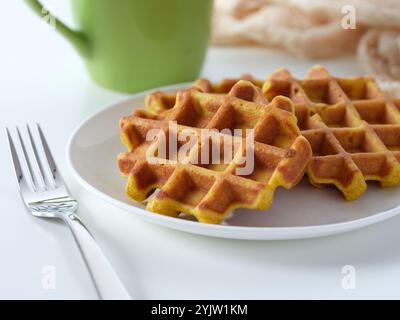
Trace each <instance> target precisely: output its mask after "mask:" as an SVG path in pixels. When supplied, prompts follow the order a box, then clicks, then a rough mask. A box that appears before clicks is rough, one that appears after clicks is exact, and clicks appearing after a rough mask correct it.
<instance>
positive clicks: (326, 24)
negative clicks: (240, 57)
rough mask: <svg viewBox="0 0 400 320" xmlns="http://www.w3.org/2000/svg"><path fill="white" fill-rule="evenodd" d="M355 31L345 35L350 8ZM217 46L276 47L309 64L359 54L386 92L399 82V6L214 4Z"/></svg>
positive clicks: (250, 0) (380, 1)
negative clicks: (310, 61) (310, 60)
mask: <svg viewBox="0 0 400 320" xmlns="http://www.w3.org/2000/svg"><path fill="white" fill-rule="evenodd" d="M349 5H350V6H353V7H354V8H355V17H356V29H344V28H343V27H342V19H343V17H344V16H345V15H346V13H348V11H343V12H342V10H345V9H346V8H348V7H345V6H349ZM213 43H215V44H220V45H224V44H255V45H261V46H265V47H278V48H281V49H284V50H286V51H288V52H289V53H291V54H293V55H295V56H298V57H305V58H326V57H335V56H338V55H341V54H345V53H349V52H357V59H358V61H359V62H360V65H361V67H362V68H363V70H365V71H366V72H367V73H369V74H372V75H374V76H375V77H377V78H378V79H379V80H380V81H382V83H384V84H385V85H387V86H388V87H391V88H392V90H393V88H396V86H397V85H398V83H397V82H396V80H400V1H399V0H344V1H342V0H324V1H318V0H215V14H214V19H213Z"/></svg>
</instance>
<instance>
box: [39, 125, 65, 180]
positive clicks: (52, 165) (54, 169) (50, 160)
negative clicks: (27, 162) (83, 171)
mask: <svg viewBox="0 0 400 320" xmlns="http://www.w3.org/2000/svg"><path fill="white" fill-rule="evenodd" d="M36 126H37V129H38V131H39V137H40V140H41V142H42V146H43V150H44V154H45V156H46V159H47V162H48V164H49V167H50V170H51V173H52V175H53V178H54V180H55V181H56V183H57V179H58V180H61V176H59V175H58V174H57V166H56V163H55V161H54V159H53V156H52V154H51V151H50V148H49V146H48V144H47V141H46V138H45V136H44V134H43V131H42V128H41V127H40V125H39V123H37V124H36Z"/></svg>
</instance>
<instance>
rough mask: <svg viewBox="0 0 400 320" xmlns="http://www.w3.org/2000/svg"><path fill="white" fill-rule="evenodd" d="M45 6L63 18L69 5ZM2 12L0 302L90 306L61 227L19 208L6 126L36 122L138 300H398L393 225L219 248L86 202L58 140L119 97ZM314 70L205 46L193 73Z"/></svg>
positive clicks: (33, 21) (31, 21)
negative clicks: (351, 271) (46, 276)
mask: <svg viewBox="0 0 400 320" xmlns="http://www.w3.org/2000/svg"><path fill="white" fill-rule="evenodd" d="M45 2H46V3H47V4H48V6H49V8H51V9H54V10H55V12H56V13H58V14H59V15H60V16H62V17H65V20H66V21H68V22H70V21H71V19H70V12H69V6H68V1H66V0H64V1H54V0H53V1H49V0H47V1H45ZM0 3H1V10H0V115H1V116H0V127H1V130H0V164H1V169H0V200H1V210H0V218H1V220H0V298H3V299H4V298H24V299H25V298H34V299H94V298H96V295H95V291H94V288H93V286H92V284H91V281H90V278H89V275H88V273H87V271H86V269H85V266H84V263H83V261H82V259H81V256H80V254H79V252H78V249H77V247H76V245H75V243H74V241H73V239H72V236H71V235H70V233H69V231H68V229H67V228H66V227H65V226H64V225H63V224H61V223H58V222H56V221H48V220H40V219H38V218H34V217H31V216H30V215H29V214H27V212H26V211H25V210H24V207H23V205H22V202H21V201H20V198H19V195H18V192H17V188H16V183H15V180H14V173H13V171H12V167H11V163H10V159H9V154H8V146H7V143H6V140H5V134H4V133H5V132H4V126H10V127H13V126H14V125H24V124H25V123H27V122H40V123H41V125H42V127H43V129H44V131H45V133H46V134H47V136H48V140H49V144H50V146H51V148H52V150H53V153H54V156H55V158H56V161H57V163H58V164H59V167H60V169H61V171H62V172H63V174H64V176H65V179H66V181H67V182H68V185H69V186H70V189H71V190H72V193H73V195H74V196H75V197H76V198H77V199H78V200H79V202H80V212H79V213H80V215H81V217H82V218H83V219H84V221H85V222H86V223H87V225H88V227H89V229H90V230H91V231H92V233H93V234H94V235H95V237H96V238H97V239H98V241H99V243H100V244H101V246H102V248H103V249H104V251H105V253H106V255H107V256H108V257H109V259H110V260H111V262H112V264H113V265H114V266H115V268H116V269H117V271H118V273H119V274H120V276H121V278H122V280H123V281H124V283H125V284H126V286H127V288H128V289H129V291H130V292H131V293H132V295H134V296H136V297H139V298H143V299H164V298H165V299H181V298H185V299H214V298H220V299H231V298H232V299H233V298H238V299H241V298H244V299H269V298H400V289H399V288H400V275H399V274H400V273H399V271H400V253H399V250H398V246H399V243H400V232H399V230H400V217H395V218H392V219H390V220H388V221H386V222H383V223H380V224H378V225H375V226H372V227H369V228H366V229H363V230H360V231H356V232H352V233H348V234H343V235H339V236H331V237H326V238H320V239H312V240H296V241H276V242H268V241H258V242H251V241H238V240H222V239H213V238H206V237H202V236H195V235H190V234H185V233H181V232H177V231H172V230H167V229H164V228H161V227H157V226H154V225H150V224H148V223H145V222H142V221H140V220H139V219H138V218H136V217H134V216H132V215H130V214H128V213H126V212H123V211H121V210H119V209H116V208H113V207H111V206H110V205H109V204H107V203H105V202H103V201H102V200H100V199H97V198H95V197H94V196H93V195H91V194H88V193H87V192H86V191H85V190H83V189H82V188H81V187H80V186H78V185H77V184H76V182H74V181H73V180H72V178H71V176H70V174H69V172H68V170H67V169H66V161H65V151H66V150H65V148H66V142H67V140H68V137H69V135H70V133H71V132H72V130H73V128H74V127H75V126H76V125H78V123H80V122H81V121H82V120H83V118H85V117H87V116H88V115H89V114H91V113H92V112H94V111H96V110H99V109H100V108H104V107H106V106H108V105H110V104H112V103H115V102H118V101H120V100H122V99H124V98H126V97H128V96H127V95H123V94H118V93H113V92H110V91H108V90H106V89H103V88H100V87H98V86H97V85H95V84H94V83H93V82H92V81H91V80H90V79H89V78H88V76H87V74H86V72H85V69H84V66H83V63H82V61H81V60H80V58H79V57H78V56H77V54H75V52H74V50H73V49H72V48H71V47H70V46H69V44H68V43H66V42H65V41H64V40H63V39H62V38H61V37H60V36H59V35H57V34H55V32H54V31H53V30H50V29H49V28H48V27H47V26H45V25H44V24H43V23H42V22H41V21H40V19H38V18H37V17H36V16H34V15H33V14H32V13H31V12H30V11H29V9H28V8H27V7H26V6H25V4H24V3H23V1H12V0H0ZM315 62H316V61H301V60H296V59H294V58H292V57H289V56H287V55H285V54H281V53H277V52H272V51H266V50H261V49H257V50H256V49H235V48H224V49H221V48H219V49H217V48H212V49H210V51H209V54H208V56H207V59H206V63H205V66H204V70H203V75H204V76H206V77H209V78H211V79H213V80H218V79H220V78H222V77H226V76H237V75H240V74H241V73H244V72H250V73H253V74H254V75H256V76H258V77H265V75H267V74H268V73H270V72H271V71H272V70H274V69H276V68H277V67H281V66H285V67H290V68H291V69H292V70H293V73H294V74H295V75H296V76H299V77H301V76H304V75H305V73H306V70H307V69H308V68H309V67H310V66H312V65H313V64H314V63H315ZM318 62H319V63H321V64H323V65H325V66H327V67H328V68H329V69H330V70H331V71H333V72H334V73H335V74H337V75H344V76H346V75H354V74H358V73H360V71H359V70H358V69H357V65H356V63H355V61H354V60H353V59H352V58H351V57H348V58H343V59H339V60H336V61H318ZM338 214H340V212H338ZM344 265H353V266H354V267H355V268H356V289H355V290H344V289H343V288H342V286H341V282H342V278H343V275H342V274H341V270H342V267H343V266H344ZM46 266H53V267H54V268H55V270H56V289H55V290H45V289H43V288H42V286H41V280H42V277H43V274H42V271H43V268H45V267H46Z"/></svg>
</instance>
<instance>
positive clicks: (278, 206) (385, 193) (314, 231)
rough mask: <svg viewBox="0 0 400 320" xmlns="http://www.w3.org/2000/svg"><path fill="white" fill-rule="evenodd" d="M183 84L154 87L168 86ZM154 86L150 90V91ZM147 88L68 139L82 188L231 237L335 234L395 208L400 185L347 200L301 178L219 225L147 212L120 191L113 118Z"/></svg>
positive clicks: (170, 221)
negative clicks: (262, 207)
mask: <svg viewBox="0 0 400 320" xmlns="http://www.w3.org/2000/svg"><path fill="white" fill-rule="evenodd" d="M184 86H185V85H176V86H172V87H167V88H160V89H159V90H165V91H173V90H176V89H178V88H182V87H184ZM152 91H153V90H152ZM147 93H148V92H144V93H141V94H137V95H135V96H134V97H133V98H131V99H130V100H128V101H124V102H121V103H118V104H116V105H113V106H111V107H109V108H106V109H104V110H101V111H100V112H97V113H95V114H94V115H92V116H91V117H90V118H88V119H87V120H85V121H84V122H83V123H82V124H81V125H80V126H79V127H78V128H77V129H76V130H75V132H74V133H73V134H72V137H71V139H70V141H69V144H68V155H67V158H68V164H69V167H70V169H71V171H72V173H73V176H74V177H75V178H76V179H77V180H78V182H79V183H80V184H81V185H82V186H83V187H84V188H86V189H88V190H90V191H91V192H93V193H95V194H96V195H98V196H99V197H101V198H103V199H105V200H107V201H108V202H110V203H112V204H114V205H116V206H118V207H120V208H122V209H125V210H127V211H129V212H132V213H133V214H135V215H137V216H139V217H141V218H143V219H145V220H147V221H149V222H152V223H156V224H158V225H162V226H165V227H168V228H172V229H176V230H181V231H186V232H190V233H196V234H201V235H207V236H214V237H222V238H235V239H259V240H273V239H296V238H311V237H319V236H326V235H331V234H337V233H341V232H346V231H350V230H355V229H358V228H361V227H365V226H368V225H371V224H374V223H377V222H379V221H383V220H385V219H388V218H390V217H393V216H395V215H397V214H398V213H399V212H400V207H399V199H400V197H399V191H400V188H380V187H379V186H377V185H376V184H374V183H369V185H368V190H367V191H366V193H365V194H364V195H363V196H362V197H361V198H360V199H358V200H356V201H353V202H346V201H345V200H344V199H343V198H342V197H341V195H340V194H339V192H338V191H337V190H336V189H335V188H326V189H322V190H320V189H316V188H314V187H312V186H311V185H309V184H308V182H307V181H306V179H303V181H302V182H301V183H300V184H299V185H298V186H296V187H295V188H294V189H292V190H289V191H288V190H284V189H282V188H280V189H278V190H277V191H276V192H275V195H274V201H273V205H272V207H271V208H270V209H269V210H266V211H255V210H246V209H237V210H235V212H234V213H233V215H232V216H231V217H230V218H228V219H226V221H225V222H224V224H222V225H208V224H202V223H198V222H196V221H192V220H190V218H188V219H178V218H171V217H167V216H163V215H159V214H155V213H152V212H148V211H146V210H145V209H144V207H143V206H142V205H140V204H137V203H134V202H133V201H132V200H131V199H129V198H128V196H127V195H126V194H125V192H124V185H125V179H124V178H123V177H122V176H121V175H120V173H119V170H118V168H117V164H116V157H117V154H118V153H119V152H121V151H125V149H124V147H123V146H122V145H121V143H120V140H119V128H118V120H119V119H120V117H121V116H123V115H128V114H130V113H131V112H132V109H133V108H134V107H141V106H143V104H144V98H145V96H146V94H147Z"/></svg>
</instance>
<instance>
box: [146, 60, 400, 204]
mask: <svg viewBox="0 0 400 320" xmlns="http://www.w3.org/2000/svg"><path fill="white" fill-rule="evenodd" d="M245 78H247V79H249V80H250V81H252V83H254V84H255V85H256V86H257V87H261V88H262V90H263V92H264V94H265V97H266V98H267V99H273V98H274V97H276V96H278V95H283V96H286V97H289V98H290V99H291V100H292V101H293V103H294V105H295V113H296V117H297V119H298V125H299V127H300V129H301V133H302V135H303V136H304V137H305V138H307V140H308V141H309V142H310V144H311V146H312V150H313V157H312V159H311V161H310V164H309V166H308V169H307V173H308V176H309V179H310V182H311V183H312V184H313V185H315V186H322V185H325V184H334V185H335V186H336V187H337V188H338V189H339V190H340V191H341V192H342V193H343V195H344V197H345V198H346V199H348V200H353V199H357V198H358V197H360V196H361V195H362V194H363V193H364V191H365V190H366V188H367V184H366V180H376V181H379V182H380V184H381V185H382V186H394V185H399V184H400V165H399V163H398V161H400V112H399V110H400V99H395V98H390V97H387V96H386V95H385V94H384V93H383V92H382V91H381V90H380V89H379V87H378V85H377V84H376V82H375V81H374V79H373V78H370V77H353V78H336V77H333V76H331V75H330V74H329V73H328V72H327V71H326V69H324V68H323V67H321V66H315V67H313V68H312V69H311V70H310V71H309V73H308V75H307V77H306V78H305V79H304V80H297V79H295V78H293V77H292V76H291V74H290V73H289V71H287V70H285V69H279V70H277V71H275V72H274V73H273V74H272V75H271V76H270V77H269V78H268V79H267V81H265V82H263V81H260V80H255V79H253V78H251V77H250V76H245ZM239 80H240V79H236V80H235V79H229V80H223V81H221V82H220V83H218V84H211V83H210V82H209V81H208V80H204V79H203V80H198V81H197V82H196V83H195V84H194V87H200V88H202V90H204V91H207V92H210V93H214V94H218V95H220V94H223V93H226V92H227V91H228V90H229V89H228V90H227V88H229V87H232V86H233V85H234V84H235V83H236V82H237V81H239ZM164 98H165V95H164V94H162V93H160V92H158V93H156V94H154V95H151V96H149V97H148V99H147V101H146V102H147V104H146V105H147V108H148V109H149V110H153V111H155V112H157V110H158V112H160V110H162V109H168V106H169V105H168V104H166V103H165V101H164ZM168 99H169V103H170V104H172V103H173V101H174V95H173V94H168Z"/></svg>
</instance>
